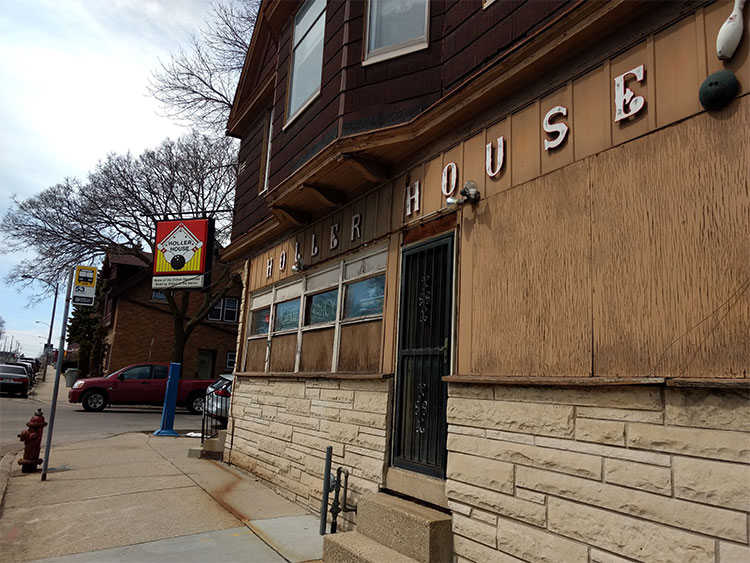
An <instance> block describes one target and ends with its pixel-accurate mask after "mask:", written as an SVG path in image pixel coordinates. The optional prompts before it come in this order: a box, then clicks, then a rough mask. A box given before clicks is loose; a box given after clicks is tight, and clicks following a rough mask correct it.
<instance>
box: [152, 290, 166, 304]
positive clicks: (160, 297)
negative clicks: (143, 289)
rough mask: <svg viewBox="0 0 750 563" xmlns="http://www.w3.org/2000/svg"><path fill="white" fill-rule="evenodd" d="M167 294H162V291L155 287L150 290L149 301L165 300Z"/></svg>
mask: <svg viewBox="0 0 750 563" xmlns="http://www.w3.org/2000/svg"><path fill="white" fill-rule="evenodd" d="M166 300H167V296H166V295H164V292H163V291H159V290H158V289H155V290H153V291H152V292H151V301H166Z"/></svg>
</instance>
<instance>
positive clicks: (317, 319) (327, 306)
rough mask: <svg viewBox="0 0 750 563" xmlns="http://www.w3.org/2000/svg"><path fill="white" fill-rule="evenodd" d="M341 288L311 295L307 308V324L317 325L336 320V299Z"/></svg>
mask: <svg viewBox="0 0 750 563" xmlns="http://www.w3.org/2000/svg"><path fill="white" fill-rule="evenodd" d="M338 297H339V290H338V289H333V290H331V291H326V292H325V293H318V294H317V295H310V296H309V297H308V298H307V308H306V309H305V317H306V318H305V325H316V324H320V323H328V322H331V321H335V320H336V301H337V300H338Z"/></svg>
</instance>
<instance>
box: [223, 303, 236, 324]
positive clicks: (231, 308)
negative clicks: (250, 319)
mask: <svg viewBox="0 0 750 563" xmlns="http://www.w3.org/2000/svg"><path fill="white" fill-rule="evenodd" d="M224 320H225V321H227V322H229V323H236V322H237V298H236V297H225V298H224Z"/></svg>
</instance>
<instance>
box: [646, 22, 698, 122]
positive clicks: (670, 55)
mask: <svg viewBox="0 0 750 563" xmlns="http://www.w3.org/2000/svg"><path fill="white" fill-rule="evenodd" d="M695 39H696V30H695V17H694V16H691V17H688V18H685V19H684V20H682V21H681V22H679V23H677V24H675V25H673V26H671V27H670V28H669V29H666V30H665V31H663V32H661V33H658V34H657V35H656V37H655V39H654V53H655V57H656V65H655V66H656V68H655V69H654V73H655V76H656V99H655V100H654V101H655V103H656V124H657V126H658V127H663V126H664V125H668V124H670V123H674V122H675V121H679V120H680V119H684V118H686V117H688V116H690V115H692V114H694V113H698V112H699V111H700V110H701V105H700V102H699V101H698V88H699V86H700V85H701V82H702V81H703V78H705V77H700V78H699V77H698V53H699V50H698V46H697V44H696V40H695ZM701 55H702V52H701Z"/></svg>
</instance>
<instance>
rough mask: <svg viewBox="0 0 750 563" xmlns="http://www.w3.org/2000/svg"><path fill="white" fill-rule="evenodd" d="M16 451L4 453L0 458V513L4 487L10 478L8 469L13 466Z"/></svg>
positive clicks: (3, 498)
mask: <svg viewBox="0 0 750 563" xmlns="http://www.w3.org/2000/svg"><path fill="white" fill-rule="evenodd" d="M17 453H18V452H13V453H9V454H5V455H4V456H3V459H2V460H0V513H1V511H2V508H3V502H4V501H5V489H6V488H7V487H8V481H9V480H10V470H11V468H12V467H13V460H14V459H16V454H17Z"/></svg>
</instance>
